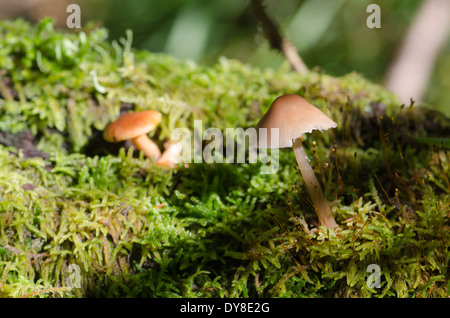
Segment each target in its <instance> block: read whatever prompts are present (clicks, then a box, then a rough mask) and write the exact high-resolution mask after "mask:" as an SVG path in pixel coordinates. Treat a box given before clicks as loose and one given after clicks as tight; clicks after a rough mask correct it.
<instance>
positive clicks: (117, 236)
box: [0, 20, 450, 297]
mask: <svg viewBox="0 0 450 318" xmlns="http://www.w3.org/2000/svg"><path fill="white" fill-rule="evenodd" d="M288 93H294V94H298V95H301V96H303V97H304V98H305V99H307V100H308V101H310V102H311V103H312V104H314V105H316V106H317V107H318V108H320V109H321V110H322V111H323V112H324V113H326V114H327V115H328V116H329V117H330V118H332V119H333V120H334V121H335V122H337V123H338V126H337V128H336V129H333V130H330V131H327V132H326V133H324V134H321V135H319V134H315V133H313V134H311V135H308V136H307V138H306V139H305V140H304V147H305V150H306V152H307V153H308V154H309V155H310V158H311V165H312V167H313V169H314V170H315V173H316V175H317V176H318V178H319V180H320V182H321V183H322V185H323V187H324V189H325V193H326V196H327V198H328V199H329V201H330V202H331V206H332V211H333V214H334V216H335V218H336V221H337V222H338V224H340V227H339V228H338V229H336V230H330V231H326V230H323V229H320V230H319V229H318V226H317V224H318V222H317V217H316V214H315V213H314V210H313V207H312V205H311V202H310V201H309V197H308V194H307V191H306V188H305V186H304V183H303V180H302V178H301V175H300V174H299V172H298V171H297V168H296V166H297V165H296V163H295V158H294V155H293V153H292V151H289V150H286V151H284V150H282V151H280V168H279V171H278V172H277V173H276V174H261V173H260V167H261V163H255V164H251V163H244V164H237V163H236V164H225V163H224V164H219V163H216V164H207V163H198V164H190V165H189V166H188V167H185V166H180V167H178V168H176V169H172V170H166V169H163V168H160V167H158V166H157V165H155V163H154V162H152V161H151V160H150V159H147V158H145V157H144V156H143V155H142V153H139V152H137V151H135V150H134V149H133V148H132V147H130V146H129V145H128V144H127V143H119V144H110V143H107V142H106V141H104V140H103V138H102V131H103V129H104V128H105V127H106V125H107V124H108V123H109V122H111V121H112V120H115V119H116V118H117V116H119V115H120V114H121V113H124V112H127V111H135V110H145V109H153V110H157V111H159V112H161V113H162V114H163V119H162V122H161V124H160V126H159V128H158V129H157V130H156V131H154V132H153V133H152V134H151V135H150V136H151V137H152V139H153V140H154V141H156V142H157V143H158V144H159V145H160V146H162V145H163V144H164V142H165V141H167V140H168V139H169V137H170V135H171V132H172V131H173V129H175V128H177V127H187V128H189V129H193V122H194V120H195V119H201V120H202V123H203V125H204V128H208V127H216V128H218V129H225V128H227V127H242V128H244V129H245V128H247V127H253V126H255V125H256V123H257V122H258V120H259V119H260V118H261V116H262V114H264V113H265V111H266V110H267V109H268V107H269V105H270V103H271V102H272V101H273V100H274V99H275V98H276V97H278V96H280V95H282V94H288ZM449 132H450V123H449V119H448V118H446V117H445V115H444V114H441V113H438V112H436V111H433V110H430V109H425V108H422V107H421V106H420V105H414V103H413V101H412V103H411V105H400V103H399V102H398V99H397V98H396V97H395V96H394V95H393V94H391V93H389V92H387V91H386V90H384V89H383V88H382V87H380V86H377V85H375V84H373V83H370V82H369V81H367V80H366V79H364V78H363V77H362V76H360V75H359V74H356V73H352V74H348V75H346V76H343V77H339V78H335V77H331V76H329V75H327V74H323V73H322V72H321V71H320V69H316V70H313V71H311V72H307V73H305V74H297V73H294V72H292V71H290V69H289V67H288V65H287V64H286V66H284V67H282V68H280V69H278V70H272V69H257V68H254V67H250V66H248V65H245V64H242V63H240V62H239V61H234V60H229V59H226V58H221V59H220V60H219V61H218V62H217V64H215V65H213V66H203V65H198V64H196V63H195V62H193V61H180V60H177V59H174V58H172V57H170V56H166V55H161V54H154V53H151V52H146V51H137V50H135V49H133V47H132V34H131V33H127V34H125V35H124V38H123V39H122V40H120V41H117V42H114V41H109V40H108V37H107V31H106V30H105V29H98V28H95V27H86V28H85V29H84V30H83V31H82V32H78V33H66V32H61V31H58V30H54V28H53V23H52V21H51V20H43V21H41V22H40V23H39V24H38V25H36V26H32V25H30V24H28V22H25V21H23V20H16V21H0V295H1V296H5V297H447V296H448V289H449V287H450V286H449V283H448V281H449V279H448V278H449V273H448V263H449V258H450V251H449V246H448V245H449V238H450V231H449V214H450V182H449V170H450V168H449V165H450V153H449V150H448V139H445V137H448V136H449ZM371 264H375V265H377V266H378V267H379V269H380V280H379V285H376V286H374V285H373V284H370V283H369V282H370V278H371V277H370V274H371V273H370V272H368V271H367V269H368V267H369V265H371ZM75 269H76V270H75Z"/></svg>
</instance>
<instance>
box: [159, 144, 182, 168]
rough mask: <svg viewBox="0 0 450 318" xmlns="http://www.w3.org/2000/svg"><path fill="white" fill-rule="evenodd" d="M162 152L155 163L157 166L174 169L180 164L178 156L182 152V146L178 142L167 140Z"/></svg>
mask: <svg viewBox="0 0 450 318" xmlns="http://www.w3.org/2000/svg"><path fill="white" fill-rule="evenodd" d="M164 148H165V149H164V152H163V153H162V155H161V157H159V159H158V160H157V161H156V164H157V165H158V166H162V167H164V168H175V166H176V165H177V164H178V163H179V162H180V154H181V152H182V151H183V144H182V143H181V142H179V141H175V140H169V141H167V142H166V143H165V144H164Z"/></svg>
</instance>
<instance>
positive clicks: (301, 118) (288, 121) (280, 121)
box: [257, 94, 337, 148]
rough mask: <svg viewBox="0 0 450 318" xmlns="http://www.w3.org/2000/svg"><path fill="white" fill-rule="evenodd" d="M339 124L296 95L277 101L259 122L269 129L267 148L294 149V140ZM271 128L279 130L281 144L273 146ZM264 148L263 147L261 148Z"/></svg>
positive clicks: (284, 96) (285, 96)
mask: <svg viewBox="0 0 450 318" xmlns="http://www.w3.org/2000/svg"><path fill="white" fill-rule="evenodd" d="M336 126H337V124H336V123H335V122H334V121H332V120H331V119H330V118H328V117H327V116H326V115H325V114H324V113H322V112H321V111H320V110H319V109H318V108H316V107H315V106H313V105H311V104H310V103H308V102H307V101H306V100H304V99H303V98H302V97H300V96H298V95H295V94H287V95H283V96H280V97H278V98H277V99H275V100H274V101H273V103H272V105H271V106H270V108H269V110H268V111H267V113H266V114H265V115H264V116H263V118H262V119H261V120H260V121H259V123H258V125H257V130H258V132H259V128H267V146H264V147H267V148H287V147H292V145H293V140H294V139H297V138H299V137H301V135H303V134H304V133H310V132H312V131H313V130H315V129H318V130H320V131H323V130H327V129H330V128H334V127H336ZM271 128H278V129H279V142H278V145H277V144H271ZM261 147H262V146H261Z"/></svg>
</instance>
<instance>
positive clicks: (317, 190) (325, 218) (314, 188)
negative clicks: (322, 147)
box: [293, 138, 338, 229]
mask: <svg viewBox="0 0 450 318" xmlns="http://www.w3.org/2000/svg"><path fill="white" fill-rule="evenodd" d="M293 148H294V154H295V158H296V159H297V163H298V167H299V168H300V172H301V174H302V176H303V180H304V181H305V184H306V188H307V189H308V193H309V195H310V196H311V199H312V201H313V204H314V208H315V209H316V213H317V215H318V216H319V223H320V225H325V226H326V227H327V228H330V229H332V228H335V227H337V226H338V225H337V224H336V221H335V219H334V217H333V215H332V214H331V210H330V205H329V203H328V201H327V199H326V198H325V196H324V195H323V192H322V188H321V187H320V183H319V180H317V178H316V175H315V174H314V171H313V169H312V168H311V166H310V165H309V162H308V157H307V155H306V153H305V150H304V149H303V146H302V140H301V138H297V139H296V140H295V141H294V146H293Z"/></svg>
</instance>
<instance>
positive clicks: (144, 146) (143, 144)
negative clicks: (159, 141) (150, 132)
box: [131, 135, 161, 160]
mask: <svg viewBox="0 0 450 318" xmlns="http://www.w3.org/2000/svg"><path fill="white" fill-rule="evenodd" d="M131 141H132V142H133V144H134V145H135V146H136V148H137V149H139V150H142V152H143V153H144V155H145V156H147V157H149V158H152V159H153V160H157V159H158V158H159V157H160V156H161V150H159V147H158V146H157V145H156V144H155V143H154V142H153V141H152V140H151V139H150V138H148V136H147V135H142V136H139V137H136V138H133V139H131Z"/></svg>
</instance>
